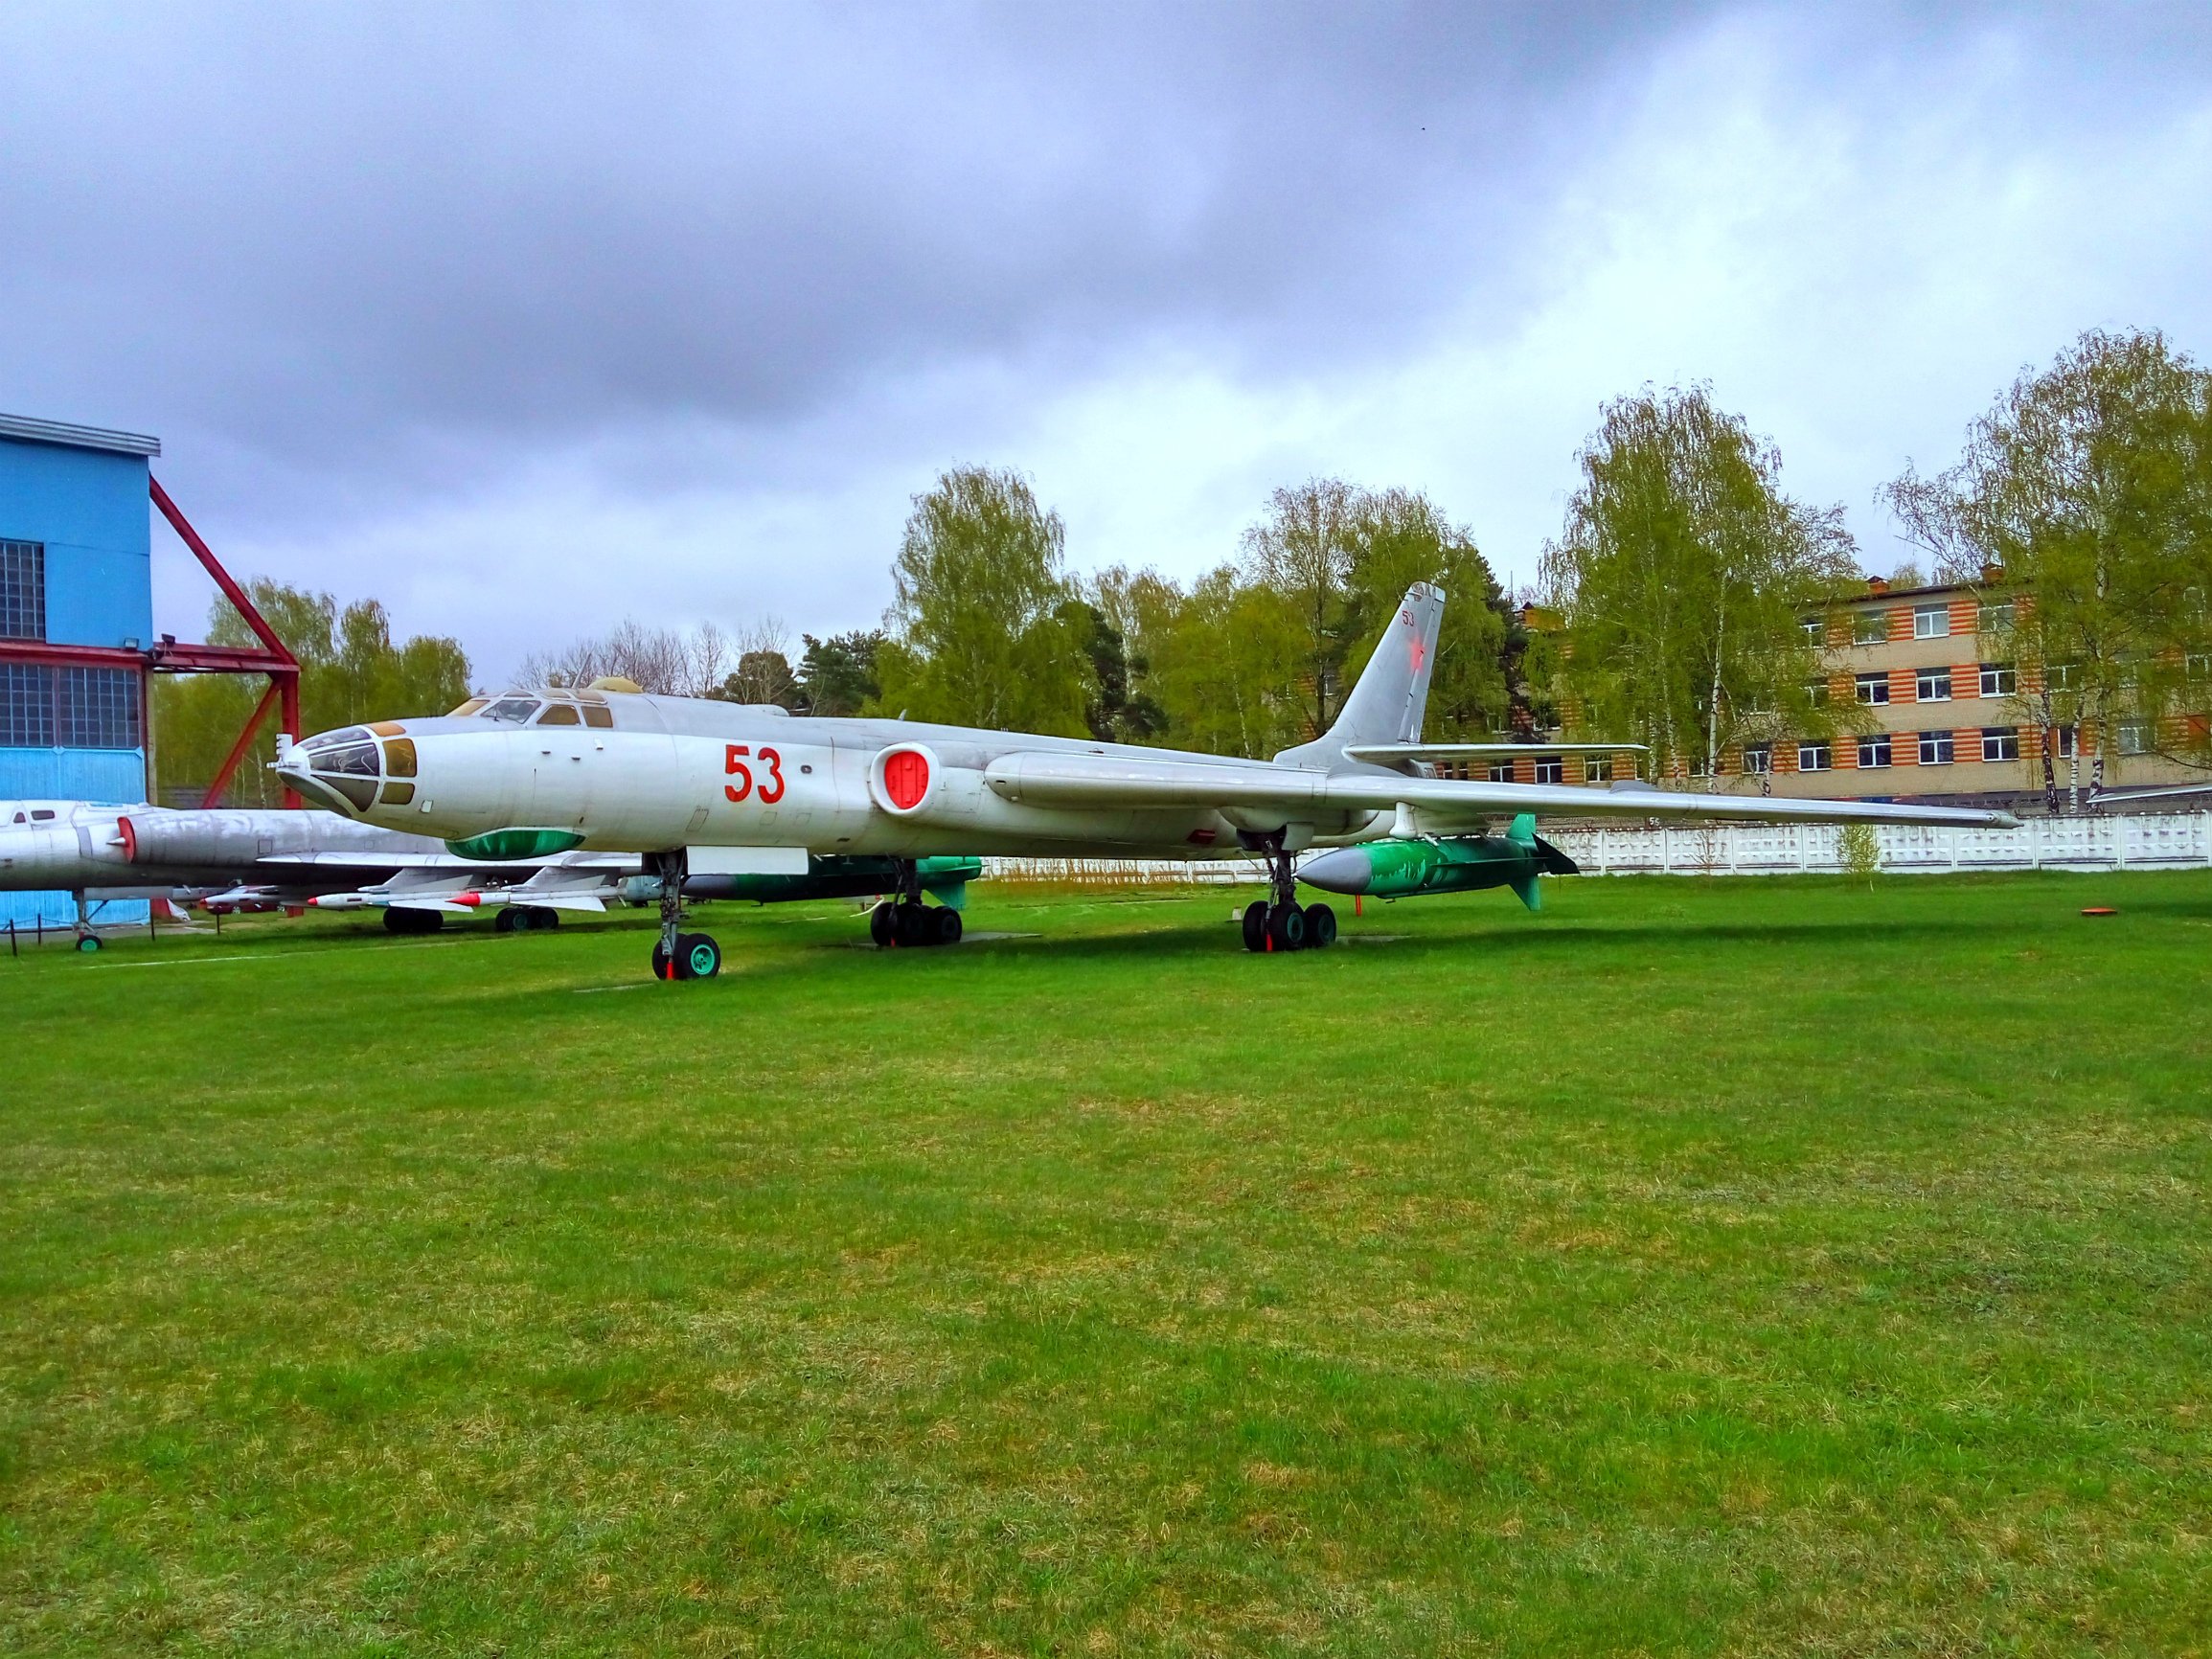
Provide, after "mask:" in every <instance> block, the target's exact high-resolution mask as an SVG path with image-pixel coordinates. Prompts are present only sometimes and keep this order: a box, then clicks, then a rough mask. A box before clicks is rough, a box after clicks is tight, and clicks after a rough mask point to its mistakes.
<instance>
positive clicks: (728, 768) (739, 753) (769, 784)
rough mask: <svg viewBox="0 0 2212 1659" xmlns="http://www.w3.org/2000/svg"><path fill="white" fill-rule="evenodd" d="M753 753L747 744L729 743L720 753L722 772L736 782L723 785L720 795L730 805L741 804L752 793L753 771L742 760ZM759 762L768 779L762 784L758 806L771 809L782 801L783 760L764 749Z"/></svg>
mask: <svg viewBox="0 0 2212 1659" xmlns="http://www.w3.org/2000/svg"><path fill="white" fill-rule="evenodd" d="M752 752H753V746H752V745H751V744H750V743H732V744H730V745H729V747H728V748H727V749H725V750H724V751H723V752H722V770H723V771H724V772H726V773H727V774H729V776H731V777H733V778H735V779H736V780H737V782H736V783H735V784H723V785H722V793H723V794H725V795H727V796H728V797H729V798H730V799H731V800H733V801H742V800H743V799H744V798H745V797H746V796H747V795H750V794H751V793H752V792H753V769H752V767H750V766H748V765H746V764H745V757H746V756H748V755H750V754H751V753H752ZM761 762H762V764H763V765H764V766H766V767H767V769H768V775H767V776H766V777H765V778H764V779H762V780H761V805H762V806H764V807H773V806H774V805H775V804H776V803H777V802H778V801H781V800H782V799H783V798H784V757H783V756H781V755H779V754H777V753H776V751H775V750H773V749H768V748H764V749H762V751H761Z"/></svg>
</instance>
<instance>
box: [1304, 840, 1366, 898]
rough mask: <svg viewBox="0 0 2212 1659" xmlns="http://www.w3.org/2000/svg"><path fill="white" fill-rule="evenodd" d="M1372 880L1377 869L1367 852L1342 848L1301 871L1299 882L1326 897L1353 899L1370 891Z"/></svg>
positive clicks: (1353, 848) (1305, 864)
mask: <svg viewBox="0 0 2212 1659" xmlns="http://www.w3.org/2000/svg"><path fill="white" fill-rule="evenodd" d="M1373 876H1374V866H1373V865H1372V864H1371V863H1370V862H1369V860H1368V857H1367V852H1366V850H1365V849H1364V848H1359V847H1339V848H1337V849H1336V850H1335V851H1334V852H1324V853H1322V854H1321V856H1320V857H1318V858H1314V859H1310V860H1308V861H1307V862H1306V863H1304V864H1302V865H1300V866H1299V867H1298V879H1299V880H1301V881H1303V882H1304V883H1306V885H1307V886H1309V887H1318V888H1320V889H1321V891H1322V892H1324V893H1345V894H1350V895H1351V896H1353V897H1354V898H1357V897H1358V896H1359V895H1360V894H1363V893H1365V892H1366V891H1367V883H1368V882H1369V881H1370V880H1371V879H1372V878H1373Z"/></svg>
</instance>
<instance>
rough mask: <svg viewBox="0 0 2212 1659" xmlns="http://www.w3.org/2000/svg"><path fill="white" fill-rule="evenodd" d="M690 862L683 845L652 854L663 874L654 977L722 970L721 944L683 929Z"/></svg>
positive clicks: (680, 976)
mask: <svg viewBox="0 0 2212 1659" xmlns="http://www.w3.org/2000/svg"><path fill="white" fill-rule="evenodd" d="M689 863H690V859H689V858H688V857H687V855H686V853H685V852H684V849H682V848H681V847H678V848H677V849H676V850H675V851H674V852H656V853H654V854H653V867H654V868H655V869H656V870H657V871H658V872H659V874H660V938H659V939H657V940H655V941H654V942H653V947H652V976H653V978H655V979H712V978H714V977H715V975H716V974H718V973H719V972H721V971H722V947H721V946H720V945H718V944H717V943H715V942H714V940H713V939H711V938H709V937H708V936H707V935H706V934H703V933H685V932H682V931H681V928H682V926H683V920H684V876H685V875H686V874H687V866H688V865H689Z"/></svg>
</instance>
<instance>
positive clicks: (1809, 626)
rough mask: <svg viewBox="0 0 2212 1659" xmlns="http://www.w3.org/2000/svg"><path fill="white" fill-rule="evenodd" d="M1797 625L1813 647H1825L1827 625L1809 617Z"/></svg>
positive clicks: (1813, 617)
mask: <svg viewBox="0 0 2212 1659" xmlns="http://www.w3.org/2000/svg"><path fill="white" fill-rule="evenodd" d="M1798 626H1799V627H1801V628H1803V629H1804V630H1805V637H1806V638H1807V639H1809V640H1811V641H1812V642H1813V644H1814V645H1816V646H1817V645H1825V644H1826V643H1827V642H1828V625H1827V624H1826V623H1824V622H1822V621H1821V620H1820V618H1818V617H1816V616H1809V617H1807V618H1806V619H1805V620H1804V621H1803V622H1801V623H1799V624H1798Z"/></svg>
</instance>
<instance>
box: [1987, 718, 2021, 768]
mask: <svg viewBox="0 0 2212 1659" xmlns="http://www.w3.org/2000/svg"><path fill="white" fill-rule="evenodd" d="M1981 758H1982V759H1983V760H1985V761H2017V760H2018V759H2019V758H2020V735H2019V733H2018V731H2017V730H2016V729H2014V728H2013V727H2011V726H1984V727H1983V728H1982V734H1981Z"/></svg>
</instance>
